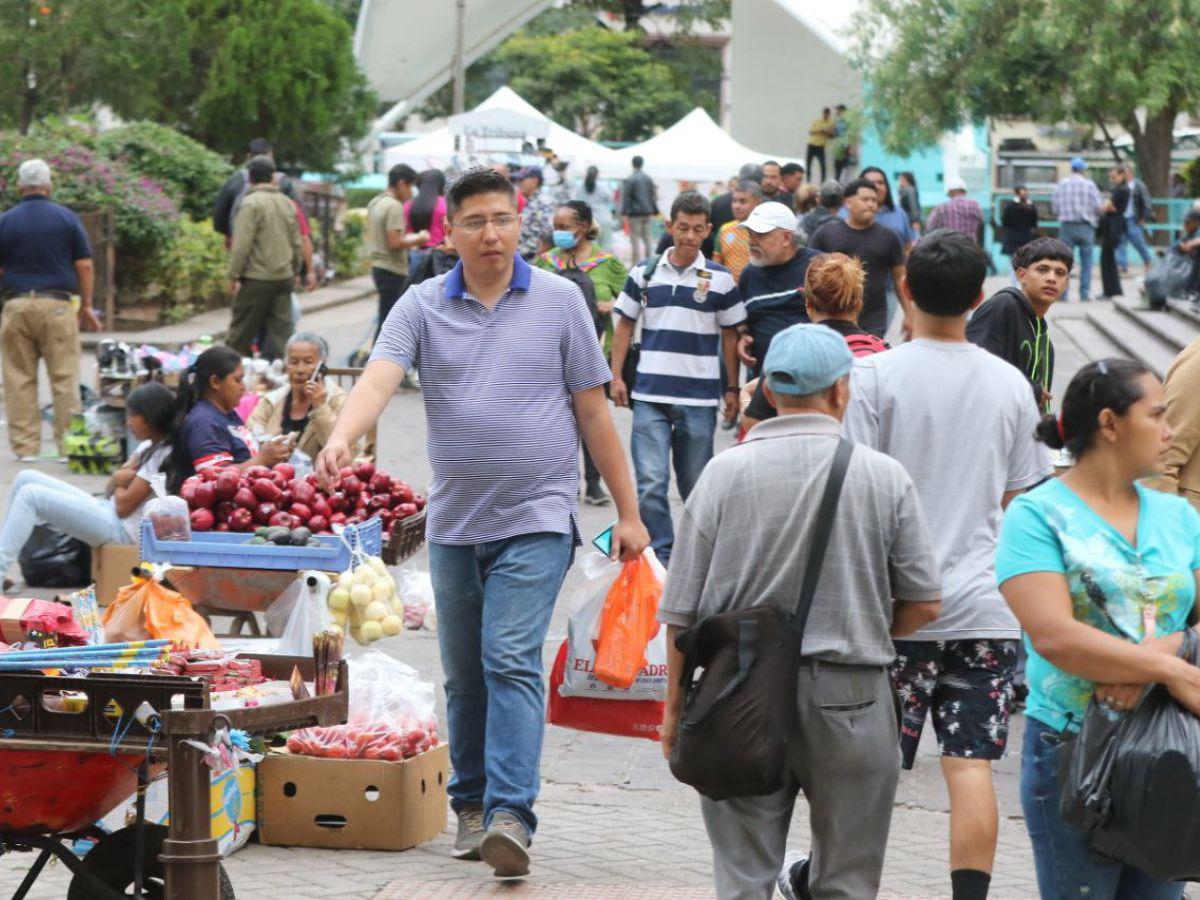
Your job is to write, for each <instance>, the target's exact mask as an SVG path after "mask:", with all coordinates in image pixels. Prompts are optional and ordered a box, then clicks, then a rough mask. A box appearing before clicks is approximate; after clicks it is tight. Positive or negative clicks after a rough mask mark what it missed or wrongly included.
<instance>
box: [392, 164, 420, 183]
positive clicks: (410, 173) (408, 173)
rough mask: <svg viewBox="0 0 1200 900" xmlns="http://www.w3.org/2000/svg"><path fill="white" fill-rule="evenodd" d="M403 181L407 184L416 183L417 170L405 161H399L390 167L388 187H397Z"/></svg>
mask: <svg viewBox="0 0 1200 900" xmlns="http://www.w3.org/2000/svg"><path fill="white" fill-rule="evenodd" d="M402 181H403V182H404V183H405V184H415V183H416V181H417V170H416V169H414V168H413V167H412V166H410V165H407V164H405V163H397V164H396V165H394V166H392V167H391V168H390V169H388V187H395V186H396V185H398V184H399V183H400V182H402Z"/></svg>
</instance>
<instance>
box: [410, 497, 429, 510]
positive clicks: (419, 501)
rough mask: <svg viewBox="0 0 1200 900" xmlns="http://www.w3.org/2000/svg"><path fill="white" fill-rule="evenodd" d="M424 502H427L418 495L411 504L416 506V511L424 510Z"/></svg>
mask: <svg viewBox="0 0 1200 900" xmlns="http://www.w3.org/2000/svg"><path fill="white" fill-rule="evenodd" d="M426 502H427V501H426V500H425V498H424V497H422V496H421V495H420V494H417V496H415V497H413V503H415V504H416V505H417V509H424V508H425V504H426Z"/></svg>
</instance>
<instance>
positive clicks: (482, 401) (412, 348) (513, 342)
mask: <svg viewBox="0 0 1200 900" xmlns="http://www.w3.org/2000/svg"><path fill="white" fill-rule="evenodd" d="M377 359H382V360H387V361H388V362H393V363H396V364H397V365H400V366H403V367H404V368H405V369H409V368H416V369H417V370H418V371H419V372H420V375H421V390H422V391H423V393H424V395H425V416H426V420H427V422H428V426H429V427H428V437H427V440H426V452H427V453H428V456H429V463H430V465H431V466H432V468H433V473H434V478H433V485H432V486H431V487H430V491H429V519H428V521H427V523H426V534H427V537H428V539H429V540H430V541H432V542H434V543H439V544H455V545H467V544H480V543H484V542H487V541H498V540H503V539H505V538H510V537H515V536H517V535H521V534H534V533H537V532H546V531H549V532H556V533H559V534H571V533H573V532H577V529H576V528H575V516H576V513H577V511H578V506H577V496H578V492H579V429H578V427H577V425H576V422H575V412H574V408H573V406H572V403H571V395H572V394H575V393H578V392H580V391H583V390H587V389H588V388H593V387H597V386H598V385H602V384H604V383H606V382H607V381H609V379H610V377H611V376H610V373H609V369H608V365H607V363H606V362H605V360H604V354H603V353H602V352H601V351H600V347H599V345H598V344H597V343H596V330H595V326H594V324H593V322H592V317H591V313H589V312H588V308H587V304H586V302H585V301H584V299H583V294H582V293H581V292H580V290H579V288H578V287H576V286H575V285H573V284H571V282H569V281H567V280H566V279H565V278H561V277H559V276H558V275H555V274H554V273H552V272H545V271H542V270H540V269H533V268H531V267H530V266H529V264H528V263H526V262H525V261H524V260H522V259H521V258H520V257H519V256H518V257H516V258H515V259H514V263H513V274H512V280H511V282H510V284H509V288H508V291H507V292H506V293H505V294H504V296H503V297H501V298H500V301H499V302H498V303H497V304H496V305H495V307H494V308H493V309H491V310H488V308H487V307H486V306H484V305H483V304H482V303H480V302H479V301H478V300H476V299H475V298H473V297H472V296H470V294H468V293H467V291H466V286H465V284H464V282H463V272H462V263H461V262H460V263H459V264H458V265H457V266H456V267H455V268H454V269H453V270H451V271H450V272H447V273H446V274H445V275H442V276H438V277H436V278H431V279H429V280H427V281H424V282H422V283H421V284H418V285H414V286H413V287H410V288H409V289H408V290H407V291H406V292H405V294H404V296H403V297H401V298H400V300H399V301H397V303H396V305H395V306H394V307H392V311H391V313H390V314H389V315H388V317H387V320H386V321H385V322H384V324H383V329H382V330H381V331H380V333H379V339H378V340H377V341H376V342H375V349H374V351H372V353H371V361H374V360H377Z"/></svg>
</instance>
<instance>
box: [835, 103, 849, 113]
mask: <svg viewBox="0 0 1200 900" xmlns="http://www.w3.org/2000/svg"><path fill="white" fill-rule="evenodd" d="M834 109H836V110H837V111H838V112H845V111H846V104H845V103H839V104H838V105H837V106H835V107H834Z"/></svg>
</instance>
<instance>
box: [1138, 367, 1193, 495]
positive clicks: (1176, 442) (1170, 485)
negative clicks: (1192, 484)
mask: <svg viewBox="0 0 1200 900" xmlns="http://www.w3.org/2000/svg"><path fill="white" fill-rule="evenodd" d="M1164 393H1165V399H1166V403H1167V423H1168V424H1169V425H1170V426H1171V444H1170V446H1169V447H1168V448H1167V464H1166V468H1165V469H1164V471H1163V474H1162V475H1161V476H1159V477H1158V478H1154V479H1152V480H1150V481H1149V484H1150V486H1151V487H1154V488H1156V489H1157V490H1160V491H1166V492H1167V493H1169V494H1175V493H1178V491H1179V472H1180V470H1181V469H1183V467H1184V466H1186V465H1187V464H1188V462H1190V461H1191V459H1192V458H1193V457H1194V456H1195V455H1196V453H1197V452H1200V357H1195V356H1194V357H1192V358H1191V359H1190V360H1188V362H1187V363H1185V364H1184V365H1181V366H1177V367H1176V368H1175V370H1174V371H1172V372H1171V374H1170V377H1168V378H1167V383H1166V386H1165V391H1164Z"/></svg>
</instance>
